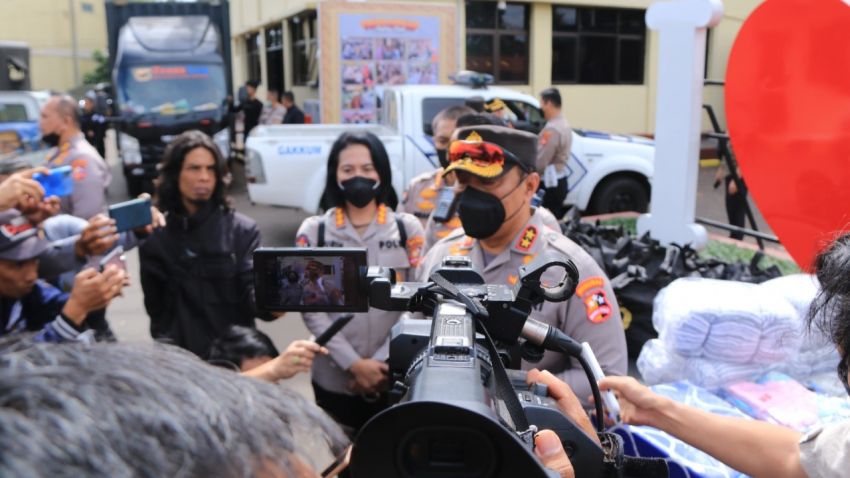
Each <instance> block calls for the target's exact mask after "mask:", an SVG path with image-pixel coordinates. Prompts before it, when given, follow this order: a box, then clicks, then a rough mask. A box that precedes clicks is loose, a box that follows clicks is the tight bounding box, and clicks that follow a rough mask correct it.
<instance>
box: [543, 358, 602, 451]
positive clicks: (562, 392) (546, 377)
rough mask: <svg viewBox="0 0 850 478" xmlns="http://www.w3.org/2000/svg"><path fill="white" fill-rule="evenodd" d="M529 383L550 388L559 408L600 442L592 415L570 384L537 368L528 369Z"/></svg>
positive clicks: (551, 395) (550, 394)
mask: <svg viewBox="0 0 850 478" xmlns="http://www.w3.org/2000/svg"><path fill="white" fill-rule="evenodd" d="M526 380H527V381H528V383H542V384H543V385H546V387H547V388H548V389H549V396H550V397H552V398H554V399H555V403H556V404H557V405H558V409H559V410H560V411H561V413H563V414H564V415H566V416H567V418H569V419H570V420H572V421H573V423H575V424H576V425H578V426H579V427H580V428H581V429H582V430H584V432H585V433H587V435H588V436H590V437H591V438H593V439H594V440H595V441H596V443H599V437H597V436H596V429H595V428H593V424H592V423H590V417H588V416H587V413H586V412H585V411H584V408H582V406H581V402H580V401H579V399H578V397H576V394H574V393H573V391H572V389H570V386H569V385H567V384H566V383H564V382H563V381H562V380H560V379H558V378H557V377H555V376H554V375H552V374H551V373H550V372H549V371H548V370H544V371H542V372H541V371H540V370H537V369H536V368H535V369H532V370H529V371H528V377H527V378H526Z"/></svg>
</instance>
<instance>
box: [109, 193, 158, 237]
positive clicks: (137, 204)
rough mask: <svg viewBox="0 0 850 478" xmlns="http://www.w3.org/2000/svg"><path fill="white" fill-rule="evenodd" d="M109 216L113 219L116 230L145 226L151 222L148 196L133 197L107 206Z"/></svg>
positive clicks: (122, 230)
mask: <svg viewBox="0 0 850 478" xmlns="http://www.w3.org/2000/svg"><path fill="white" fill-rule="evenodd" d="M109 217H111V218H112V219H115V227H116V228H117V229H118V232H124V231H129V230H131V229H138V228H140V227H145V226H147V225H148V224H150V223H151V222H153V217H152V216H151V200H150V198H140V199H133V200H131V201H126V202H122V203H118V204H113V205H111V206H109Z"/></svg>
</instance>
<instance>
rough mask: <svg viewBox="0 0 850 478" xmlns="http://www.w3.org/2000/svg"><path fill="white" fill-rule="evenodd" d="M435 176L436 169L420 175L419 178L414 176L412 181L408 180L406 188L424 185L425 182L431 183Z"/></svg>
mask: <svg viewBox="0 0 850 478" xmlns="http://www.w3.org/2000/svg"><path fill="white" fill-rule="evenodd" d="M436 175H437V170H436V169H435V170H433V171H428V172H425V173H422V174H420V175H419V176H416V177H414V178H413V179H411V180H410V185H409V186H408V188H410V187H413V186H414V185H416V184H419V183H424V182H426V181H433V180H434V177H435V176H436Z"/></svg>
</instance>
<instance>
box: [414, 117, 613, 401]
mask: <svg viewBox="0 0 850 478" xmlns="http://www.w3.org/2000/svg"><path fill="white" fill-rule="evenodd" d="M457 134H458V137H459V138H460V139H458V140H457V141H454V142H452V143H451V145H450V146H449V154H448V159H449V166H448V167H447V168H446V172H455V174H456V176H457V181H458V187H457V190H458V193H459V197H458V206H457V208H458V213H459V215H460V220H461V223H462V225H463V228H462V229H457V230H455V231H454V232H452V233H451V234H449V235H448V236H447V237H446V238H445V239H443V240H442V241H440V242H438V243H437V244H435V245H434V246H433V247H432V248H431V250H429V251H428V253H427V254H426V255H425V258H424V259H423V261H422V263H421V265H420V267H419V269H418V271H417V280H418V281H427V280H428V277H429V276H430V274H431V273H432V272H433V271H434V270H435V269H437V268H438V267H439V266H440V265H441V263H442V260H443V258H444V257H447V256H458V255H460V256H468V257H469V258H470V259H471V261H472V265H473V267H474V268H475V269H477V270H478V271H479V272H480V273H481V274H482V275H483V277H484V280H485V281H486V282H487V283H488V284H505V285H514V284H515V283H516V281H517V280H518V276H517V274H518V269H519V268H520V266H523V265H525V264H528V263H529V262H531V261H532V260H533V259H534V258H535V257H537V256H538V255H540V254H542V253H546V252H549V251H553V252H556V253H560V254H562V255H566V256H567V257H568V258H570V259H571V260H572V261H573V262H574V263H575V265H576V267H577V268H578V272H579V283H578V286H577V287H576V292H575V294H574V295H573V296H572V297H570V298H569V299H568V300H567V301H564V302H544V303H543V304H542V305H541V306H540V307H539V308H536V309H535V310H534V311H533V312H532V313H531V315H530V317H531V318H534V319H537V320H539V321H541V322H545V323H547V324H549V325H552V326H555V327H558V328H559V329H560V330H563V331H564V332H566V333H567V334H568V335H570V336H571V337H573V338H574V339H575V340H577V341H579V342H588V343H589V344H590V346H591V348H592V349H593V352H594V353H595V355H596V357H597V359H598V361H599V364H600V365H601V366H602V370H603V371H604V372H605V374H606V375H625V374H626V373H627V371H628V359H627V354H626V339H625V334H624V333H623V323H622V320H621V318H620V310H619V307H618V305H617V299H616V298H615V297H614V291H613V290H612V288H611V284H610V282H609V280H608V278H607V277H606V276H605V272H603V271H602V269H600V268H599V266H598V265H597V264H596V262H595V261H594V260H593V259H592V258H591V257H590V255H588V254H587V253H586V252H585V251H584V250H583V249H582V248H581V247H579V246H578V245H577V244H576V243H574V242H572V241H571V240H569V239H567V238H566V237H564V236H563V235H562V234H561V233H560V231H553V230H552V229H550V228H549V227H547V226H546V225H545V224H544V222H543V220H542V219H541V218H540V216H539V215H536V214H533V212H532V208H531V200H532V198H533V197H534V196H535V194H536V192H537V189H538V187H539V185H540V175H539V174H538V173H537V171H536V169H535V160H536V158H537V136H536V135H534V134H532V133H528V132H525V131H520V130H515V129H511V128H507V127H503V126H488V125H483V126H468V127H464V128H460V129H458V131H457ZM544 279H545V276H544ZM522 365H523V369H524V370H529V369H531V368H532V367H537V368H540V369H542V370H548V371H550V372H551V373H553V374H555V375H556V376H557V377H558V378H560V379H561V380H563V381H565V382H566V383H567V384H568V385H569V386H570V387H572V389H573V390H574V391H575V393H576V395H578V396H579V397H588V396H590V394H591V390H590V385H589V383H588V381H587V376H586V375H585V374H584V372H583V371H582V369H581V367H579V366H578V364H577V363H576V362H575V361H571V360H570V358H569V357H568V356H566V355H564V354H560V353H556V352H551V351H547V352H546V353H545V355H544V356H543V359H542V360H541V361H540V362H539V363H537V364H530V363H526V362H523V364H522Z"/></svg>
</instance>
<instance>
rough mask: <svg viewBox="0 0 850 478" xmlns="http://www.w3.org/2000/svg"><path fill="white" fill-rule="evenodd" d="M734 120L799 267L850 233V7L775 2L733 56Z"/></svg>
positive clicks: (729, 104) (745, 29) (753, 189)
mask: <svg viewBox="0 0 850 478" xmlns="http://www.w3.org/2000/svg"><path fill="white" fill-rule="evenodd" d="M726 116H727V121H728V123H729V134H730V136H731V142H732V147H733V149H734V151H735V155H736V157H737V159H738V163H739V165H740V168H741V172H742V174H743V176H744V179H745V180H746V182H747V186H748V187H749V189H750V193H751V194H752V195H753V198H754V199H755V202H756V204H758V207H759V209H760V210H761V212H762V213H763V214H764V217H765V219H766V220H767V222H768V223H769V224H770V227H771V228H772V229H773V230H774V232H776V235H777V236H778V237H779V239H780V240H781V241H782V244H783V245H784V246H785V248H786V249H787V250H788V252H789V253H790V254H791V256H792V257H794V260H796V261H797V264H799V265H800V267H802V268H803V269H810V267H811V265H812V262H813V259H814V257H815V254H816V253H817V252H818V251H819V250H820V249H821V248H822V247H823V246H824V245H826V244H827V243H829V242H830V241H831V240H832V239H834V238H835V237H836V235H837V234H839V233H841V232H842V231H847V230H850V227H848V226H850V167H848V166H850V5H848V4H847V3H844V2H843V1H842V0H767V1H766V2H765V3H763V4H762V5H761V6H759V7H758V8H757V9H756V10H755V11H754V12H753V13H752V14H751V15H750V17H749V18H748V19H747V20H746V21H745V22H744V25H743V26H742V28H741V31H740V32H739V33H738V38H737V39H736V40H735V44H734V46H733V48H732V52H731V54H730V56H729V64H728V68H727V72H726Z"/></svg>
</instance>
